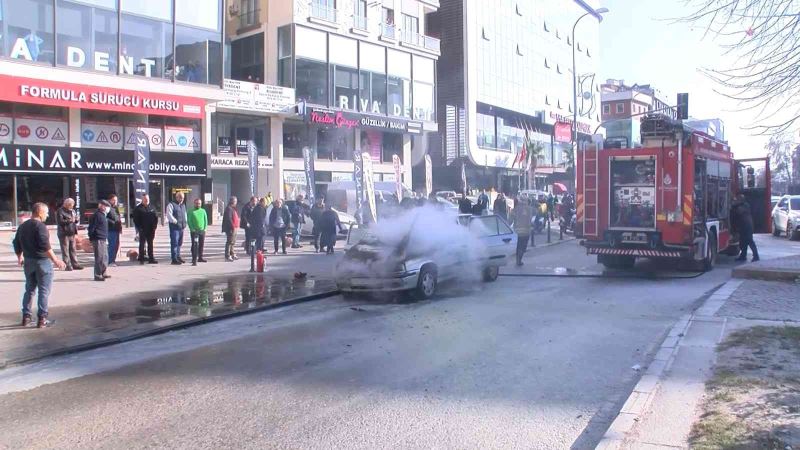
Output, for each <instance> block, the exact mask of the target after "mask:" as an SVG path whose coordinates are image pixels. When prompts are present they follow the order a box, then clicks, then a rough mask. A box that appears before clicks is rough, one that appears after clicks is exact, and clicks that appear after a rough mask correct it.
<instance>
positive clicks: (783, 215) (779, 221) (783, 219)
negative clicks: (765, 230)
mask: <svg viewBox="0 0 800 450" xmlns="http://www.w3.org/2000/svg"><path fill="white" fill-rule="evenodd" d="M773 220H774V222H775V228H776V229H777V230H778V231H786V226H787V224H788V222H789V197H783V198H781V200H780V201H779V202H778V204H777V205H776V206H775V216H774V218H773Z"/></svg>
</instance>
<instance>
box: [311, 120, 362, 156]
mask: <svg viewBox="0 0 800 450" xmlns="http://www.w3.org/2000/svg"><path fill="white" fill-rule="evenodd" d="M316 149H317V159H323V160H329V161H352V160H353V150H354V149H355V131H354V130H351V129H347V128H319V129H318V130H317V145H316Z"/></svg>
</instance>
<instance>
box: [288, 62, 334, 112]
mask: <svg viewBox="0 0 800 450" xmlns="http://www.w3.org/2000/svg"><path fill="white" fill-rule="evenodd" d="M296 64H297V74H296V77H297V83H296V93H297V100H305V101H307V102H308V103H312V104H315V105H327V104H328V74H327V72H328V65H327V64H326V63H324V62H319V61H313V60H310V59H302V58H297V62H296Z"/></svg>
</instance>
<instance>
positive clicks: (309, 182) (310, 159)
mask: <svg viewBox="0 0 800 450" xmlns="http://www.w3.org/2000/svg"><path fill="white" fill-rule="evenodd" d="M303 168H304V169H305V171H306V198H308V201H309V202H310V203H314V197H315V195H314V191H315V190H316V182H315V180H314V152H312V151H311V149H310V148H309V147H303Z"/></svg>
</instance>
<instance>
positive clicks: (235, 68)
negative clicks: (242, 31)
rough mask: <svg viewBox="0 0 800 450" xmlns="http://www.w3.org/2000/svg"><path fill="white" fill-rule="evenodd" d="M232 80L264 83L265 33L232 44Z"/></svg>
mask: <svg viewBox="0 0 800 450" xmlns="http://www.w3.org/2000/svg"><path fill="white" fill-rule="evenodd" d="M231 78H232V79H234V80H241V81H249V82H251V83H261V82H262V81H264V33H258V34H255V35H253V36H248V37H246V38H242V39H237V40H235V41H233V42H232V43H231Z"/></svg>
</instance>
